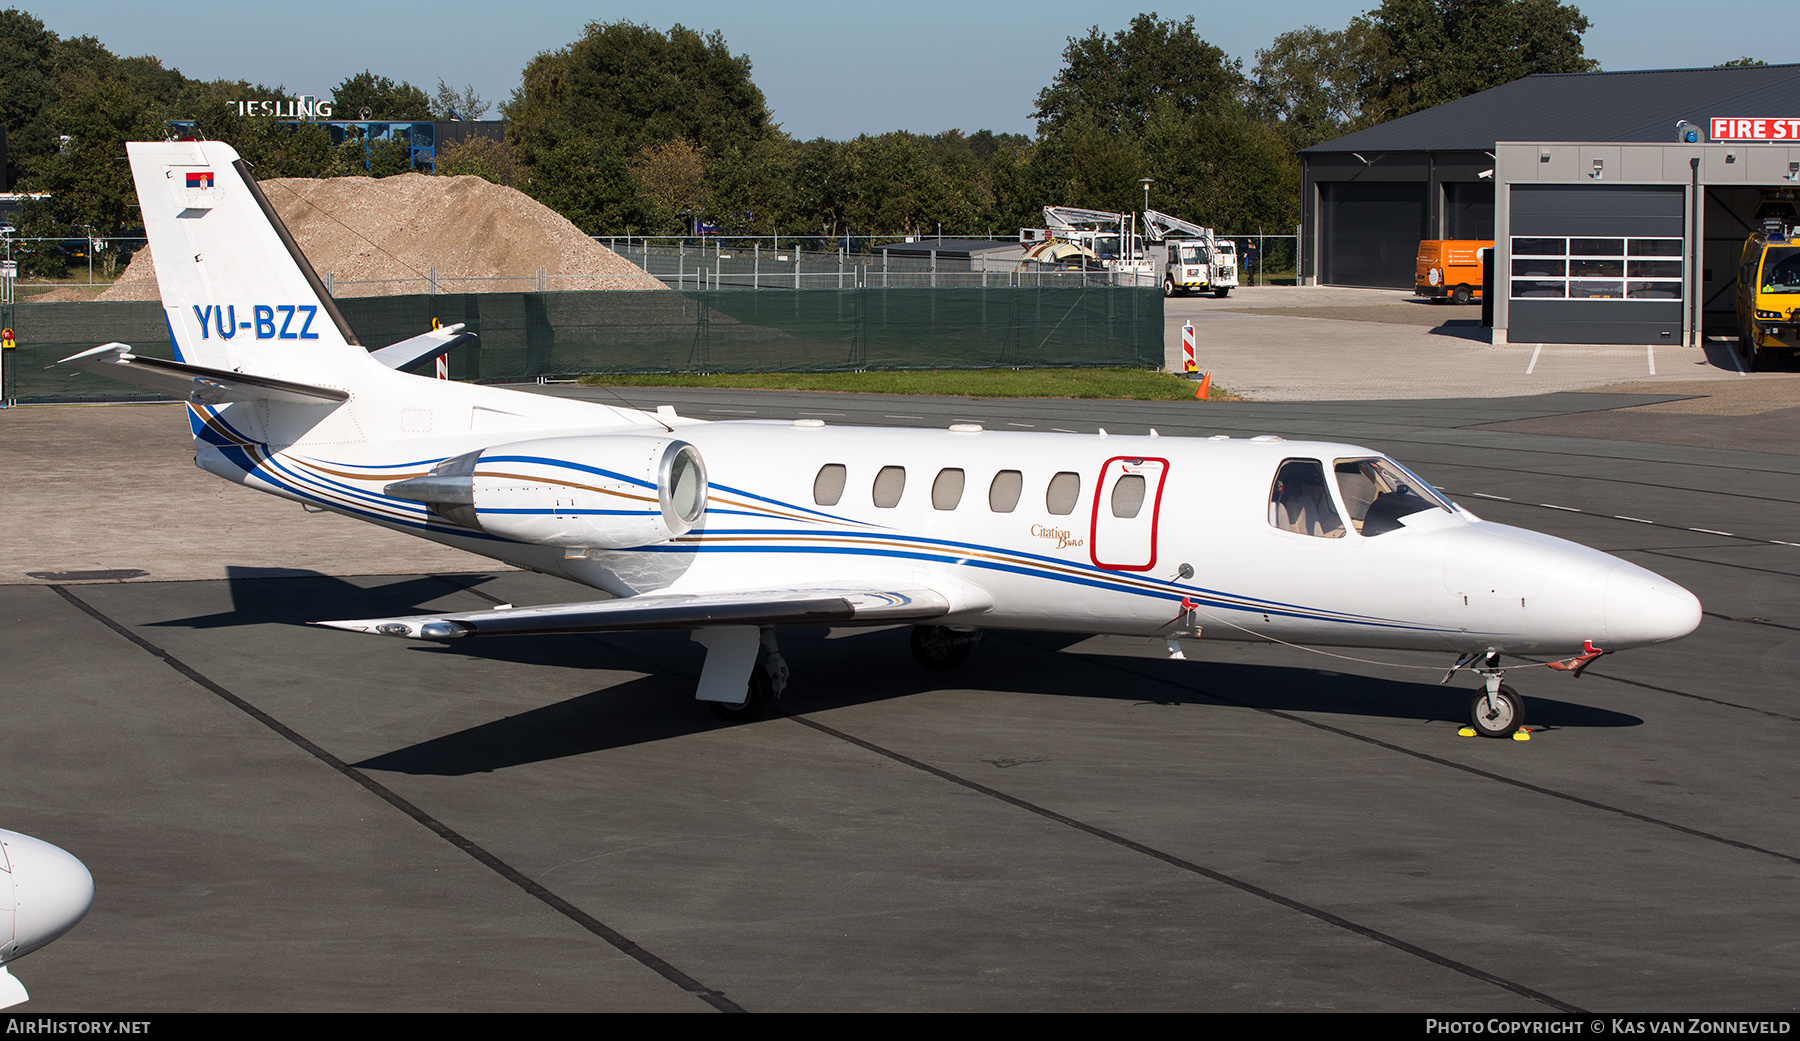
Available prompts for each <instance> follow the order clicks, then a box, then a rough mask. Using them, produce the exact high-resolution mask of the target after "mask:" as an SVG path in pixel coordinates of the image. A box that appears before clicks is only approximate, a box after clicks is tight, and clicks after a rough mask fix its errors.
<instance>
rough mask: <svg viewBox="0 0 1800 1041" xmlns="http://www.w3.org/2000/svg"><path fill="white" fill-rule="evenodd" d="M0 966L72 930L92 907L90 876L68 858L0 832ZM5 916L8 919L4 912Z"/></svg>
mask: <svg viewBox="0 0 1800 1041" xmlns="http://www.w3.org/2000/svg"><path fill="white" fill-rule="evenodd" d="M0 870H4V871H5V875H4V876H0V886H4V887H5V888H6V890H7V891H6V893H5V895H4V896H0V930H3V929H4V927H5V926H6V925H7V924H9V923H8V918H9V917H10V919H11V921H10V924H11V926H12V930H11V935H10V936H7V935H6V934H5V933H4V932H3V931H0V941H10V942H4V943H3V945H0V963H5V962H11V961H14V960H16V959H18V958H22V957H24V956H25V955H27V954H30V953H31V952H32V951H35V950H37V949H38V948H39V947H42V946H44V945H45V944H47V943H49V942H50V941H51V940H54V939H56V938H57V937H58V936H61V935H62V934H63V933H66V932H68V931H69V930H70V929H73V928H75V923H77V922H79V921H81V919H82V917H83V916H84V915H86V914H87V913H88V908H90V907H92V906H93V905H94V876H92V875H90V874H88V869H87V868H86V867H85V866H84V865H83V864H82V863H81V861H79V860H76V859H75V858H74V857H72V856H70V855H69V854H68V853H66V852H64V851H63V850H61V849H58V848H57V847H55V846H52V845H51V844H49V843H48V842H44V841H42V840H41V839H34V838H32V837H31V836H29V835H20V834H18V833H17V832H11V831H0ZM8 911H10V912H11V914H10V916H9V915H8V914H7V912H8Z"/></svg>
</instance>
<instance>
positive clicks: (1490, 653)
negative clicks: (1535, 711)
mask: <svg viewBox="0 0 1800 1041" xmlns="http://www.w3.org/2000/svg"><path fill="white" fill-rule="evenodd" d="M1603 653H1605V652H1604V651H1599V650H1596V651H1595V652H1594V655H1593V656H1594V657H1596V658H1597V657H1599V656H1600V655H1601V654H1603ZM1582 664H1583V665H1584V666H1585V665H1586V662H1585V661H1584V662H1583V663H1582ZM1462 669H1468V670H1470V671H1471V672H1473V673H1475V674H1476V675H1478V676H1480V677H1481V685H1482V687H1483V690H1482V692H1481V693H1480V694H1477V695H1475V696H1474V697H1473V698H1471V699H1469V726H1470V727H1472V728H1473V729H1474V731H1475V733H1477V734H1479V735H1480V736H1482V737H1511V736H1513V734H1515V733H1517V732H1518V729H1519V724H1521V723H1523V722H1525V699H1524V698H1522V697H1520V696H1519V692H1518V691H1516V690H1514V689H1512V688H1511V687H1509V686H1507V685H1506V684H1504V683H1501V682H1500V678H1501V677H1502V676H1504V675H1506V670H1505V669H1502V668H1501V667H1500V652H1499V651H1498V650H1495V649H1494V648H1492V647H1489V648H1488V649H1487V650H1485V651H1470V652H1468V653H1467V654H1464V655H1463V656H1462V657H1460V658H1458V659H1456V664H1455V665H1452V666H1450V671H1449V672H1446V673H1444V678H1443V679H1441V680H1439V681H1438V682H1439V683H1448V682H1450V677H1452V676H1454V675H1456V673H1457V672H1458V671H1459V670H1462ZM1464 736H1465V737H1466V736H1468V735H1467V733H1466V732H1465V734H1464Z"/></svg>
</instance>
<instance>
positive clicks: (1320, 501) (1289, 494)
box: [1269, 459, 1344, 539]
mask: <svg viewBox="0 0 1800 1041" xmlns="http://www.w3.org/2000/svg"><path fill="white" fill-rule="evenodd" d="M1269 523H1270V524H1272V525H1274V526H1275V527H1277V528H1280V529H1281V530H1282V531H1291V532H1295V533H1296V534H1300V535H1312V536H1314V537H1316V538H1323V539H1339V538H1343V537H1344V522H1343V521H1342V520H1339V519H1338V512H1337V506H1336V505H1334V504H1333V503H1332V501H1331V491H1330V490H1329V489H1328V488H1326V487H1325V465H1324V464H1323V463H1321V462H1319V461H1318V460H1317V459H1289V460H1287V461H1286V462H1283V463H1282V464H1281V469H1279V470H1277V471H1276V472H1275V485H1274V487H1272V488H1271V489H1270V490H1269Z"/></svg>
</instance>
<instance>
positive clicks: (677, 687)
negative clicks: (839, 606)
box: [354, 627, 1643, 776]
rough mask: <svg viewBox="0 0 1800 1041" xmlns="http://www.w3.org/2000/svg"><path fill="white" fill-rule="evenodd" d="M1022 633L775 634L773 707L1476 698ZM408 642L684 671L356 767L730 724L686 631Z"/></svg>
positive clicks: (534, 750) (430, 767)
mask: <svg viewBox="0 0 1800 1041" xmlns="http://www.w3.org/2000/svg"><path fill="white" fill-rule="evenodd" d="M1019 635H1021V636H1024V637H1025V638H1024V639H1022V640H990V641H988V642H987V643H986V644H984V645H983V646H981V647H978V648H976V650H975V653H974V655H973V656H972V657H971V659H970V661H969V663H968V664H967V665H965V666H964V667H963V668H961V669H959V670H957V671H956V672H953V673H948V674H946V673H931V672H926V671H924V670H921V669H918V668H916V667H914V666H913V665H912V663H911V660H910V656H909V652H908V650H907V646H906V630H905V628H904V627H897V628H892V629H881V630H871V631H867V632H864V633H857V634H849V633H846V632H845V631H844V630H838V631H836V632H835V633H833V634H832V636H831V637H827V636H826V631H825V630H822V629H793V630H783V634H782V649H783V654H784V656H785V657H786V658H787V659H788V662H789V664H790V666H791V667H792V668H793V670H794V678H793V680H792V681H791V686H790V687H789V689H788V692H787V694H786V695H785V696H784V697H783V698H782V699H781V700H780V701H779V702H777V712H778V713H788V714H799V713H812V712H821V711H826V710H829V709H834V708H844V707H850V706H854V705H861V704H870V703H873V702H878V701H884V700H888V699H891V698H902V697H907V696H910V695H916V694H921V693H925V692H929V691H935V690H946V689H954V690H958V691H966V692H967V696H969V697H980V696H981V695H982V694H983V693H984V692H1002V691H1006V692H1012V693H1021V694H1027V695H1032V696H1040V697H1079V698H1086V699H1105V700H1112V701H1126V702H1137V703H1143V702H1152V703H1157V704H1170V705H1193V706H1196V707H1198V708H1201V709H1204V708H1206V707H1207V706H1213V707H1218V708H1220V709H1223V708H1224V707H1225V706H1226V705H1228V704H1229V705H1236V706H1240V707H1245V708H1253V709H1267V710H1271V711H1280V712H1291V713H1306V714H1314V713H1316V714H1319V715H1320V716H1322V717H1324V718H1323V719H1321V721H1322V722H1329V723H1336V724H1339V725H1354V718H1346V717H1360V718H1366V719H1379V718H1388V719H1403V720H1408V721H1415V722H1419V723H1422V724H1428V723H1432V722H1438V723H1442V724H1444V725H1458V726H1460V725H1461V721H1462V720H1463V719H1464V718H1465V714H1466V712H1467V708H1468V702H1469V699H1470V698H1471V697H1473V696H1474V691H1473V690H1472V689H1468V688H1455V687H1443V686H1438V685H1436V684H1434V683H1407V682H1395V681H1392V680H1384V679H1377V678H1371V677H1364V676H1354V675H1347V674H1337V673H1322V672H1320V671H1318V670H1314V669H1305V668H1293V667H1289V666H1279V665H1240V664H1219V663H1209V662H1203V661H1167V660H1163V659H1156V658H1136V657H1129V658H1127V657H1113V656H1108V655H1096V654H1091V653H1077V654H1075V655H1064V654H1062V653H1060V652H1061V651H1062V650H1063V648H1064V647H1066V646H1068V645H1071V644H1074V643H1077V642H1080V641H1081V640H1082V639H1083V638H1082V637H1072V636H1061V635H1055V634H1019ZM611 640H629V641H631V650H630V651H629V652H625V651H621V650H619V649H615V648H613V647H609V646H608V645H607V644H608V642H609V641H611ZM413 649H414V650H416V651H419V652H423V653H436V654H455V655H462V656H469V657H480V658H483V659H487V660H500V661H519V662H531V663H536V664H550V663H557V662H560V663H562V664H583V665H586V666H587V667H590V668H597V669H642V668H644V667H645V666H646V665H647V664H648V665H650V666H651V667H654V666H655V664H656V663H658V662H661V663H664V664H666V665H667V666H669V667H671V668H675V669H681V670H682V672H683V675H680V676H676V675H672V674H667V673H662V674H658V675H655V676H648V677H643V678H639V679H634V680H630V681H627V682H624V683H621V684H617V685H615V686H612V687H609V688H607V689H604V690H598V691H593V692H592V693H588V694H583V695H580V696H577V697H574V698H569V699H566V700H563V701H559V702H557V703H555V704H550V705H544V706H542V707H540V708H536V709H532V710H529V711H526V712H521V713H518V714H515V715H512V716H508V717H506V718H503V719H497V720H493V721H492V722H488V723H483V724H479V725H477V726H473V727H469V728H467V729H465V730H461V731H458V732H456V733H453V734H446V735H444V736H443V737H438V738H433V739H432V740H429V741H424V742H420V743H418V744H415V745H411V746H409V747H406V748H400V749H396V750H394V751H392V752H388V753H384V754H382V755H379V756H374V757H372V758H369V759H366V760H364V761H362V762H359V763H356V764H354V765H356V766H357V767H358V768H361V769H370V770H388V771H393V772H396V773H407V774H437V775H452V776H455V775H463V774H471V773H484V772H490V771H494V770H501V769H505V768H507V767H512V766H522V765H526V764H529V763H535V762H544V761H548V760H552V759H560V758H564V757H566V756H573V755H584V754H588V753H593V752H601V751H605V750H607V749H611V748H619V747H624V746H629V745H634V744H638V743H642V742H649V741H657V740H663V739H666V738H671V737H679V736H683V735H685V734H689V733H695V732H698V731H701V730H706V729H713V728H717V727H723V726H731V725H736V724H728V723H724V722H722V721H719V720H716V719H714V718H713V716H712V715H711V713H710V712H708V711H707V710H706V709H704V708H703V707H701V706H700V705H699V704H698V703H696V702H695V701H694V700H693V697H692V693H691V690H690V684H691V682H692V678H691V677H692V671H691V670H696V669H697V668H698V666H699V663H700V648H699V647H697V646H695V645H693V644H692V643H689V642H688V641H687V634H686V633H677V632H657V633H628V634H601V636H600V637H599V638H594V639H583V638H581V637H570V636H539V637H518V638H512V639H499V640H486V641H481V640H469V641H461V642H458V643H455V644H446V645H441V646H435V647H417V648H413ZM1071 658H1073V659H1074V660H1073V661H1072V660H1071ZM1084 659H1091V660H1087V661H1084ZM1527 697H1528V702H1527V711H1528V713H1529V720H1530V722H1531V724H1532V725H1533V726H1535V727H1539V728H1591V727H1624V726H1638V725H1640V724H1642V722H1643V720H1642V719H1640V718H1638V717H1636V716H1631V715H1626V714H1624V713H1619V712H1613V711H1610V710H1607V709H1598V708H1593V707H1590V706H1586V705H1580V704H1575V703H1571V702H1565V701H1561V700H1556V699H1552V698H1546V697H1541V696H1530V695H1527ZM1332 717H1336V718H1335V719H1334V718H1332Z"/></svg>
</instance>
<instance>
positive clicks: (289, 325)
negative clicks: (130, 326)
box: [126, 141, 385, 389]
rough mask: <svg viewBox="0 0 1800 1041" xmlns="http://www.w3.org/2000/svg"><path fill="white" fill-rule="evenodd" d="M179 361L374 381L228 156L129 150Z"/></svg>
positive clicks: (192, 146) (158, 148)
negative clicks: (370, 379)
mask: <svg viewBox="0 0 1800 1041" xmlns="http://www.w3.org/2000/svg"><path fill="white" fill-rule="evenodd" d="M126 148H127V150H128V152H129V154H130V157H131V172H132V177H133V179H134V181H135V182H136V185H137V194H138V203H139V206H140V208H141V209H142V210H143V215H144V228H145V230H146V232H147V233H148V235H149V238H150V245H151V249H152V250H153V251H154V252H155V258H156V281H157V286H158V288H159V289H160V290H161V292H162V301H163V310H164V312H165V313H166V314H167V316H168V320H169V332H170V336H171V338H172V339H173V340H174V343H175V351H176V358H177V359H178V360H180V361H182V362H185V363H189V364H193V365H199V366H202V367H204V368H208V369H218V370H224V371H229V372H239V373H244V374H247V375H251V376H261V377H268V378H271V379H278V380H286V381H290V382H295V383H302V384H309V385H312V384H322V385H326V386H336V387H342V388H346V389H348V388H349V387H350V386H351V385H353V384H355V383H357V382H359V378H367V375H366V374H368V373H369V372H370V371H371V370H372V369H374V370H381V369H384V368H385V366H382V365H381V363H380V362H376V361H372V360H371V359H370V357H369V354H368V352H367V351H366V350H364V349H363V347H362V346H361V345H360V344H358V343H357V339H356V335H355V333H354V332H352V331H351V329H350V325H349V323H348V322H346V321H345V320H344V316H343V314H342V313H340V312H339V311H338V309H337V305H336V304H335V303H334V302H333V300H332V298H331V294H330V293H327V292H326V291H325V287H324V284H323V283H322V282H321V281H320V280H319V276H318V274H317V273H316V272H314V271H313V268H312V265H311V264H310V263H309V262H308V261H307V259H306V256H305V254H303V253H302V252H301V251H300V247H299V245H298V244H297V243H296V242H295V241H294V237H293V235H292V234H291V233H290V232H289V231H288V229H287V226H286V225H285V224H283V223H282V221H281V218H280V216H279V215H277V214H276V212H275V208H274V206H272V205H271V204H270V203H269V200H268V198H267V197H265V196H264V195H263V193H262V190H261V188H259V187H258V186H257V183H256V179H255V178H254V177H252V176H250V171H249V168H248V166H247V165H246V164H245V163H244V161H243V160H242V159H240V158H239V157H238V154H237V152H236V151H234V150H233V149H232V148H231V146H229V145H226V144H223V143H221V142H217V141H158V142H133V143H130V144H128V145H127V146H126Z"/></svg>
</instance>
